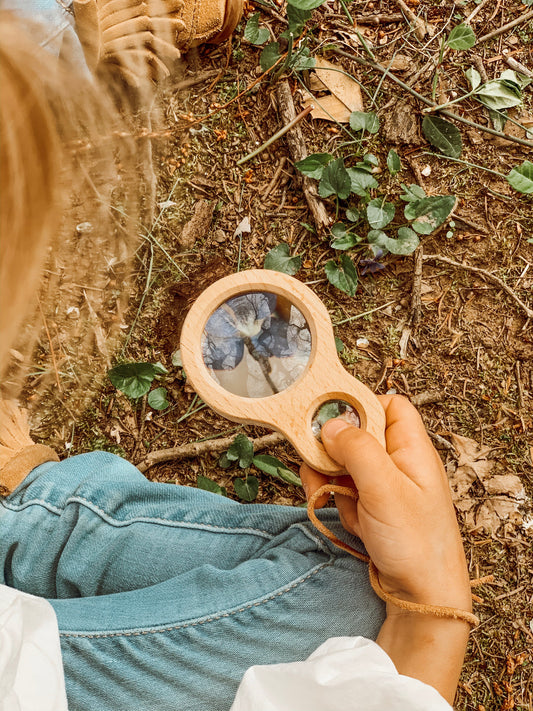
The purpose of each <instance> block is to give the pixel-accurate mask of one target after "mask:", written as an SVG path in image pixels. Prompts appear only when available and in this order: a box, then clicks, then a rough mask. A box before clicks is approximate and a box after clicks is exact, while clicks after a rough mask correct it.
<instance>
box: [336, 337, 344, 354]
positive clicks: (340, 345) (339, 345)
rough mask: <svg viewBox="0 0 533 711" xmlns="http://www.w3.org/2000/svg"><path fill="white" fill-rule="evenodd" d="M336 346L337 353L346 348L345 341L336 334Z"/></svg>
mask: <svg viewBox="0 0 533 711" xmlns="http://www.w3.org/2000/svg"><path fill="white" fill-rule="evenodd" d="M335 348H336V349H337V353H342V352H343V350H344V349H345V348H346V346H345V345H344V341H343V340H341V339H340V338H339V337H338V336H335Z"/></svg>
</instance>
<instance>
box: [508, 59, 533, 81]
mask: <svg viewBox="0 0 533 711" xmlns="http://www.w3.org/2000/svg"><path fill="white" fill-rule="evenodd" d="M505 63H506V64H507V65H508V66H509V67H511V69H514V70H515V71H516V72H520V74H525V75H526V77H530V78H531V79H533V72H532V71H531V69H528V68H527V67H525V66H524V65H523V64H522V63H521V62H517V61H516V59H513V58H512V57H505Z"/></svg>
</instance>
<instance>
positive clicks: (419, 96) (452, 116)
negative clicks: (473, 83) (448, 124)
mask: <svg viewBox="0 0 533 711" xmlns="http://www.w3.org/2000/svg"><path fill="white" fill-rule="evenodd" d="M333 49H334V51H335V52H336V53H337V54H339V55H340V56H341V57H348V59H351V60H353V61H354V62H357V64H362V65H363V66H365V67H371V68H372V69H376V70H377V71H379V72H381V73H382V74H384V75H385V78H386V79H390V80H391V81H393V82H395V83H396V84H398V86H401V87H402V89H405V91H408V92H409V93H410V94H411V95H412V96H414V97H415V98H416V99H418V100H419V101H422V102H423V103H424V104H426V105H427V106H436V104H434V103H433V101H430V99H426V97H425V96H422V94H419V93H418V91H415V90H414V89H412V88H411V87H410V86H409V85H408V84H406V83H405V82H404V81H402V80H401V79H398V77H397V76H395V75H394V74H391V72H390V71H389V70H388V69H387V68H386V67H382V66H381V65H380V64H376V63H375V62H369V61H367V60H366V59H362V58H361V57H357V56H356V55H354V54H348V52H344V51H343V50H342V49H338V48H337V47H334V48H333ZM440 113H441V114H442V115H443V116H446V117H447V118H450V119H452V120H453V121H460V122H461V123H464V124H466V125H467V126H471V127H472V128H475V129H477V130H478V131H482V132H484V133H490V134H491V135H492V136H498V137H499V138H504V139H505V140H506V141H511V142H512V143H519V144H520V145H521V146H527V147H528V148H533V142H532V141H526V140H524V139H523V138H518V137H517V136H511V135H509V136H508V135H507V134H506V133H502V132H501V131H495V130H494V129H493V128H489V127H488V126H482V125H481V124H479V123H474V122H473V121H469V120H468V119H465V118H463V117H462V116H458V115H457V114H454V113H452V112H451V111H440Z"/></svg>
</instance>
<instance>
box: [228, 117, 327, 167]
mask: <svg viewBox="0 0 533 711" xmlns="http://www.w3.org/2000/svg"><path fill="white" fill-rule="evenodd" d="M314 108H315V107H314V106H313V104H309V106H306V107H305V109H304V110H303V111H300V113H299V114H298V116H295V117H294V118H293V119H292V121H289V123H288V124H287V125H286V126H283V128H280V130H279V131H278V132H277V133H275V134H274V135H273V136H271V137H270V138H269V139H268V141H265V142H264V143H263V144H262V145H261V146H259V148H256V149H255V151H252V152H251V153H248V155H247V156H244V158H241V159H240V160H238V161H237V165H242V164H243V163H246V161H249V160H250V159H251V158H255V157H256V156H258V155H259V154H260V153H262V152H263V151H264V150H266V149H267V148H268V147H269V146H271V145H272V144H273V143H275V142H276V141H277V140H278V138H281V137H282V136H284V135H285V134H286V133H288V132H289V131H290V130H291V129H293V128H294V127H295V126H296V124H297V123H300V121H301V120H302V119H304V118H305V117H306V116H307V115H308V114H310V113H311V111H312V110H313V109H314Z"/></svg>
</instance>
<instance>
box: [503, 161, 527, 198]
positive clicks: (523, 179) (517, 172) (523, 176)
mask: <svg viewBox="0 0 533 711" xmlns="http://www.w3.org/2000/svg"><path fill="white" fill-rule="evenodd" d="M507 181H508V183H509V185H510V186H511V187H512V188H514V189H515V190H518V192H519V193H525V194H526V195H530V194H531V193H533V163H532V162H531V161H529V160H525V161H524V162H523V163H522V165H519V166H517V167H516V168H513V169H512V170H511V172H510V173H509V175H508V176H507Z"/></svg>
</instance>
